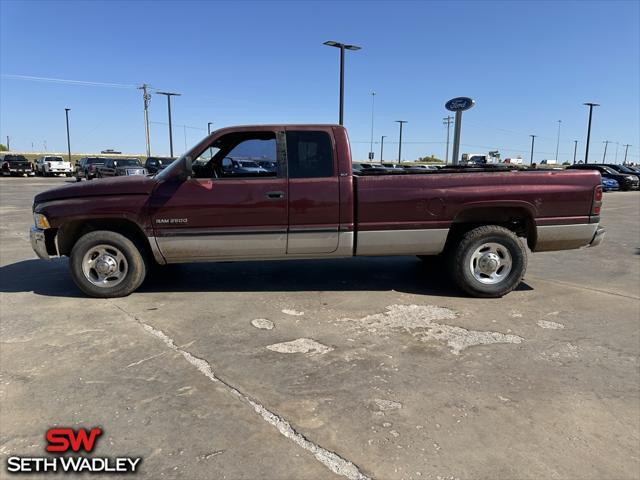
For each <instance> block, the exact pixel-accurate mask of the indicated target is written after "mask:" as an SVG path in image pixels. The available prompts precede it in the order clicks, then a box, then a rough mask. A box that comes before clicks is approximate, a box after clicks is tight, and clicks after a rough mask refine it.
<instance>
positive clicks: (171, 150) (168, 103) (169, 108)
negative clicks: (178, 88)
mask: <svg viewBox="0 0 640 480" xmlns="http://www.w3.org/2000/svg"><path fill="white" fill-rule="evenodd" d="M156 93H157V94H158V95H166V96H167V110H168V112H169V152H170V156H171V157H173V130H172V127H171V97H174V96H175V97H179V96H180V94H179V93H175V92H156Z"/></svg>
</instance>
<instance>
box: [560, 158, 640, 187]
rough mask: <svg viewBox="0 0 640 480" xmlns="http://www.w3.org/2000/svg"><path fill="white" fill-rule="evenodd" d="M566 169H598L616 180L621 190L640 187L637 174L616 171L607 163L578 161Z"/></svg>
mask: <svg viewBox="0 0 640 480" xmlns="http://www.w3.org/2000/svg"><path fill="white" fill-rule="evenodd" d="M566 170H596V171H598V172H600V175H602V176H603V177H606V178H611V179H612V180H615V181H616V182H618V184H619V185H620V190H637V189H638V188H640V180H638V177H637V176H636V175H631V174H623V173H619V172H616V171H615V170H614V169H612V168H610V167H607V166H606V165H602V164H597V163H576V164H575V165H569V166H568V167H567V168H566Z"/></svg>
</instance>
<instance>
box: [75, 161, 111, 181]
mask: <svg viewBox="0 0 640 480" xmlns="http://www.w3.org/2000/svg"><path fill="white" fill-rule="evenodd" d="M105 160H106V159H105V158H104V157H83V158H81V159H80V160H79V161H78V163H77V164H76V182H79V181H81V180H82V179H83V178H86V179H87V180H91V179H93V178H95V177H96V175H97V174H98V169H99V167H101V166H102V165H104V162H105Z"/></svg>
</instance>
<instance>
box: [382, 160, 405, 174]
mask: <svg viewBox="0 0 640 480" xmlns="http://www.w3.org/2000/svg"><path fill="white" fill-rule="evenodd" d="M382 166H383V167H384V168H386V169H387V170H388V171H389V172H402V171H404V168H403V167H402V165H400V164H399V163H391V162H385V163H383V164H382Z"/></svg>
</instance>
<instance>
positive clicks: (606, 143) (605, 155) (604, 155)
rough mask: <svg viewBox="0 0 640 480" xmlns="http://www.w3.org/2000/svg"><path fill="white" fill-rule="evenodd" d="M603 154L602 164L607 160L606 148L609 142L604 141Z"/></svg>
mask: <svg viewBox="0 0 640 480" xmlns="http://www.w3.org/2000/svg"><path fill="white" fill-rule="evenodd" d="M602 143H604V154H602V163H604V161H605V160H606V159H607V147H608V146H609V144H610V143H612V142H610V141H609V140H605V141H604V142H602Z"/></svg>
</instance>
